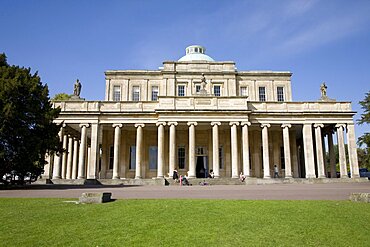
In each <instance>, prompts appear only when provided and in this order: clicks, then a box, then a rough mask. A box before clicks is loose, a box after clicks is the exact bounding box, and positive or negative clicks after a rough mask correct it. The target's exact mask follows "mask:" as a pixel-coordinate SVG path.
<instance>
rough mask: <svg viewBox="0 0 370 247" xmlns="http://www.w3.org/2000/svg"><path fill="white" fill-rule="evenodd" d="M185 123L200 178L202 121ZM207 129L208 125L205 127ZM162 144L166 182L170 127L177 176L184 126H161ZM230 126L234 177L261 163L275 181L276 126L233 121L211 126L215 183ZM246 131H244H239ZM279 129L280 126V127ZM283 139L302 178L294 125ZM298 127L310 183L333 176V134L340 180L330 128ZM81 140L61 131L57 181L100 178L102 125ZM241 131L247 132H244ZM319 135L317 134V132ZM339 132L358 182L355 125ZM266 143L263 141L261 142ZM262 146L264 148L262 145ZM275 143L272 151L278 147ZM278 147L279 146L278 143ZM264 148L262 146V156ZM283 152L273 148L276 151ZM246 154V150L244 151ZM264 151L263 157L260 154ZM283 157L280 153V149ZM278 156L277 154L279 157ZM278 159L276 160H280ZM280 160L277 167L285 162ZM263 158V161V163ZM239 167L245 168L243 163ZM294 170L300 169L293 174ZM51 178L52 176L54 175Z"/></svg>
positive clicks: (192, 167) (83, 130)
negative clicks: (272, 139)
mask: <svg viewBox="0 0 370 247" xmlns="http://www.w3.org/2000/svg"><path fill="white" fill-rule="evenodd" d="M181 124H186V125H187V126H188V137H189V142H188V159H187V160H188V176H189V177H190V178H194V177H195V176H196V150H195V149H196V128H197V126H198V122H195V121H190V122H185V123H181ZM202 124H204V122H202ZM124 125H125V124H124V123H114V124H112V125H111V127H112V128H113V129H114V138H113V142H114V143H113V147H114V155H113V172H112V179H120V170H119V169H120V155H121V154H120V150H121V148H120V147H121V132H122V128H123V127H124ZM146 125H147V123H136V124H135V125H134V126H135V128H136V164H135V165H136V166H135V179H141V178H142V177H143V176H142V169H143V157H144V155H143V152H144V151H143V148H144V147H143V143H144V128H145V126H146ZM155 125H156V126H157V133H158V135H157V137H158V139H157V144H158V149H157V150H158V155H157V158H158V160H157V177H158V178H163V177H164V174H165V172H164V171H165V169H166V170H167V167H165V155H166V153H167V152H166V150H165V143H166V141H167V140H165V131H166V130H165V126H169V135H168V136H169V140H168V141H169V143H168V172H169V174H172V173H173V171H174V169H175V167H176V166H177V160H176V152H177V146H176V129H177V126H178V125H179V123H178V122H175V121H170V122H157V123H155ZM221 125H222V126H226V125H228V126H229V128H230V162H226V163H227V164H230V166H231V167H230V168H231V177H232V178H238V177H239V173H240V172H242V173H243V174H244V176H246V177H250V176H251V169H250V168H251V164H250V162H251V160H253V161H254V163H255V164H253V165H254V166H255V167H254V168H255V170H258V169H259V168H258V167H257V165H258V164H262V170H263V173H262V174H261V177H262V178H266V179H268V178H271V171H272V169H273V168H272V165H271V164H270V163H271V162H270V148H269V146H270V145H271V143H269V132H270V131H269V129H270V128H271V124H270V123H258V126H257V125H256V124H255V123H253V126H252V125H251V123H250V122H249V121H232V122H218V121H213V122H209V126H210V128H211V129H212V135H211V139H212V140H211V141H212V145H211V147H212V164H211V165H210V167H209V168H210V169H212V170H213V172H214V176H215V178H218V177H220V164H219V152H218V150H219V147H220V142H219V128H220V126H221ZM239 126H241V127H239ZM251 126H252V127H253V128H254V130H255V129H256V127H258V128H259V129H260V133H261V135H260V136H259V137H258V134H257V136H254V135H253V136H252V139H250V134H252V133H250V127H251ZM274 126H275V127H276V126H277V125H276V124H274ZM279 126H280V128H281V131H279V132H278V133H282V136H281V137H279V138H281V139H282V146H283V153H284V164H285V169H284V177H285V178H292V177H299V172H298V154H297V145H296V136H295V131H294V132H292V131H291V128H292V125H291V124H289V123H281V124H280V125H279ZM296 126H299V127H300V126H302V140H303V141H302V142H303V152H304V168H305V177H306V178H316V177H317V178H325V177H326V176H327V171H326V166H325V146H326V145H325V143H324V141H325V139H324V136H325V135H327V136H328V138H327V140H328V143H327V145H328V147H329V154H330V173H331V177H334V175H336V167H335V154H334V144H333V133H332V132H330V133H323V128H324V126H325V125H324V124H322V123H304V124H297V125H296ZM79 127H80V137H79V138H78V137H74V136H71V135H68V134H66V133H65V129H66V125H65V124H63V126H62V127H61V130H60V132H59V138H60V141H61V142H63V148H64V150H66V152H64V153H62V154H60V155H56V156H55V158H54V162H53V169H52V170H53V172H52V178H54V179H86V178H87V179H96V178H98V176H97V174H98V163H99V153H100V148H99V143H101V140H99V127H101V126H100V125H99V124H98V123H83V124H80V125H79ZM88 129H90V133H91V134H90V147H88V145H87V130H88ZM240 129H241V133H239V132H240ZM313 130H314V132H313ZM335 130H336V133H337V138H338V139H337V143H338V149H339V166H340V175H341V177H342V178H345V177H347V168H346V164H347V163H346V155H345V130H347V132H346V133H347V143H348V153H349V164H350V169H351V175H352V177H359V171H358V163H357V153H356V143H355V134H354V125H353V123H347V124H336V125H335ZM256 137H257V139H258V138H260V139H259V140H257V139H256ZM254 142H255V143H257V144H256V145H254V148H253V149H252V152H251V154H250V146H249V145H250V143H254ZM258 143H261V146H260V145H259V144H258ZM274 145H275V144H273V145H272V146H274ZM276 145H277V144H276ZM259 147H262V151H261V150H260V148H259ZM278 148H280V147H275V146H274V148H273V152H274V153H275V152H276V149H278ZM239 149H240V150H239ZM260 152H262V156H260V157H258V156H259V153H260ZM279 152H280V150H279ZM274 155H275V154H274ZM275 156H276V155H275ZM275 156H274V162H275V160H276V159H278V158H279V157H278V156H276V158H275ZM260 158H262V162H260V161H261V160H260ZM239 162H240V163H241V164H239ZM293 168H294V169H293ZM254 176H258V177H260V174H259V171H256V172H255V174H254ZM50 177H51V174H50Z"/></svg>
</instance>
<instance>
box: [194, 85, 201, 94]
mask: <svg viewBox="0 0 370 247" xmlns="http://www.w3.org/2000/svg"><path fill="white" fill-rule="evenodd" d="M199 91H200V85H195V92H196V93H199Z"/></svg>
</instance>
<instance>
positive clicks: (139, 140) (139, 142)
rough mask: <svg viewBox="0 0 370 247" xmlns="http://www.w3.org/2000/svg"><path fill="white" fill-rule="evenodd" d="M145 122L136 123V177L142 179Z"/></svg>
mask: <svg viewBox="0 0 370 247" xmlns="http://www.w3.org/2000/svg"><path fill="white" fill-rule="evenodd" d="M144 127H145V124H135V128H136V165H135V166H136V169H135V178H136V179H140V178H142V176H141V164H142V156H143V155H142V151H143V150H142V149H143V128H144Z"/></svg>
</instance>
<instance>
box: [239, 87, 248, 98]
mask: <svg viewBox="0 0 370 247" xmlns="http://www.w3.org/2000/svg"><path fill="white" fill-rule="evenodd" d="M240 96H248V91H247V87H241V88H240Z"/></svg>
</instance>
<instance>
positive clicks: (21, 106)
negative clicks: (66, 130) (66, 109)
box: [0, 54, 61, 180]
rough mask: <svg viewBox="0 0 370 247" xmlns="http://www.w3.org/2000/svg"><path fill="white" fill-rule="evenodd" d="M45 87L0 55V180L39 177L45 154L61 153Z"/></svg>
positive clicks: (57, 111) (27, 70)
mask: <svg viewBox="0 0 370 247" xmlns="http://www.w3.org/2000/svg"><path fill="white" fill-rule="evenodd" d="M59 112H60V109H53V108H52V106H51V103H50V99H49V90H48V87H47V85H43V84H42V83H41V80H40V77H39V76H38V75H37V72H36V73H35V74H33V75H32V74H31V69H30V68H23V67H22V68H21V67H19V66H15V65H12V66H11V65H9V64H8V63H7V60H6V56H5V54H0V180H1V179H2V178H3V176H4V175H5V174H9V173H10V172H12V171H16V172H17V175H18V176H19V177H20V179H23V177H24V176H25V175H26V174H27V173H29V172H30V173H32V174H35V175H39V174H41V172H42V169H43V167H44V165H45V162H46V161H45V154H46V152H51V153H53V152H55V151H61V148H60V141H59V138H58V132H59V126H57V125H56V124H55V123H53V120H54V119H55V118H56V117H57V116H58V115H59Z"/></svg>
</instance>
